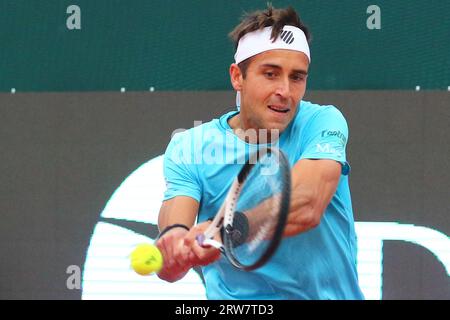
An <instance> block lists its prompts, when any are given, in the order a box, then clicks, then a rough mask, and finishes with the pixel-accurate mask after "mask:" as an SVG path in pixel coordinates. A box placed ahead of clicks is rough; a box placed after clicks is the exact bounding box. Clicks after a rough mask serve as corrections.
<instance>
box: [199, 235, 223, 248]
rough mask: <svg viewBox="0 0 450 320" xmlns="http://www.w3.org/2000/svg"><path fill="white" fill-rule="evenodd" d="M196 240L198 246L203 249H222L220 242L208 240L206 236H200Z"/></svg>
mask: <svg viewBox="0 0 450 320" xmlns="http://www.w3.org/2000/svg"><path fill="white" fill-rule="evenodd" d="M195 238H196V240H197V242H198V244H199V245H200V246H201V247H206V246H211V247H214V248H216V249H221V248H222V244H221V243H220V242H219V241H216V240H213V239H207V238H205V235H204V234H199V235H197V237H195Z"/></svg>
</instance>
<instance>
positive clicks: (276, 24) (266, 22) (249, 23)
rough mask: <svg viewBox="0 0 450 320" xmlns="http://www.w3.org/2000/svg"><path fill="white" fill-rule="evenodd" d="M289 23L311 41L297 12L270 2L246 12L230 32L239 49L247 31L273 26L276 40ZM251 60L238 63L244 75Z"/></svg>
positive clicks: (273, 38) (235, 45) (272, 37)
mask: <svg viewBox="0 0 450 320" xmlns="http://www.w3.org/2000/svg"><path fill="white" fill-rule="evenodd" d="M286 25H289V26H294V27H297V28H299V29H301V30H302V31H303V32H304V33H305V36H306V40H307V41H308V42H310V40H311V34H310V33H309V30H308V28H307V27H306V26H305V25H304V24H303V23H302V22H301V21H300V18H299V16H298V14H297V12H296V11H295V10H294V9H293V8H292V7H288V8H286V9H275V8H274V7H273V6H272V5H271V4H270V3H268V4H267V9H266V10H263V11H262V10H257V11H254V12H251V13H244V16H243V17H242V19H241V22H240V23H239V24H238V25H237V26H236V27H235V28H234V29H233V31H231V32H230V33H229V35H228V36H229V37H230V39H231V40H232V41H233V43H234V47H235V49H237V46H238V43H239V40H240V39H241V38H242V37H243V36H244V35H245V34H247V33H249V32H253V31H256V30H259V29H264V28H265V27H272V34H271V37H270V38H271V39H272V41H275V40H276V39H277V37H278V36H279V34H280V32H281V31H282V29H283V27H284V26H286ZM250 62H251V58H248V59H246V60H244V61H242V62H240V63H239V64H238V66H239V69H241V72H242V76H243V77H244V78H245V76H246V73H247V68H248V66H249V64H250Z"/></svg>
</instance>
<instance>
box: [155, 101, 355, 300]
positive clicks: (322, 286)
mask: <svg viewBox="0 0 450 320" xmlns="http://www.w3.org/2000/svg"><path fill="white" fill-rule="evenodd" d="M238 112H239V111H232V112H229V113H227V114H225V115H223V116H222V117H220V119H214V120H212V121H210V122H207V123H204V124H202V125H200V126H197V127H194V128H192V129H190V130H187V131H184V132H181V133H177V134H175V135H174V136H173V138H172V140H171V141H170V143H169V145H168V147H167V150H166V152H165V155H164V176H165V179H166V184H167V189H166V192H165V194H164V200H168V199H171V198H173V197H176V196H189V197H192V198H194V199H195V200H197V201H198V202H199V203H200V208H199V213H198V221H199V222H202V221H205V220H207V219H208V218H210V217H214V215H215V214H216V212H217V211H218V210H219V207H220V205H221V204H222V202H223V201H224V199H225V196H226V194H227V191H228V189H229V187H230V186H231V183H232V181H233V179H234V178H235V177H236V175H237V174H238V172H239V170H240V169H241V167H242V165H243V163H244V162H245V159H246V157H247V156H248V154H249V153H251V152H253V151H255V150H256V145H255V144H249V143H246V142H245V141H243V140H241V139H240V138H238V137H237V136H236V135H235V134H234V132H233V130H232V129H231V127H230V126H229V124H228V120H229V119H230V118H231V117H233V116H235V115H236V114H238ZM347 140H348V127H347V122H346V120H345V118H344V116H343V115H342V113H341V112H340V111H339V110H338V109H337V108H336V107H334V106H331V105H328V106H322V105H317V104H312V103H310V102H306V101H302V102H301V103H300V106H299V108H298V110H297V114H296V116H295V117H294V119H293V120H292V122H291V123H290V124H289V126H288V127H287V128H286V129H285V131H283V133H282V134H281V135H280V138H279V139H278V141H277V142H276V143H274V144H272V145H273V146H276V147H279V148H280V149H281V150H283V152H284V153H285V154H286V156H287V158H288V160H289V163H290V165H291V166H293V165H294V164H295V163H296V162H297V161H299V160H300V159H332V160H335V161H338V162H339V163H341V164H342V174H341V178H340V180H339V184H338V187H337V191H336V193H335V195H334V196H333V198H332V200H331V202H330V204H329V205H328V207H327V208H326V211H325V213H324V215H323V217H322V219H321V222H320V224H319V226H317V227H316V228H314V229H311V230H309V231H307V232H304V233H301V234H299V235H296V236H294V237H288V238H283V240H282V242H281V244H280V247H279V248H278V250H277V251H276V253H275V254H274V256H273V257H272V258H271V259H270V261H269V262H268V263H267V264H266V265H264V266H263V267H261V268H259V269H257V270H254V271H251V272H247V271H242V270H239V269H237V268H235V267H233V266H232V265H231V264H230V263H229V262H228V260H227V259H226V258H224V257H222V258H220V259H219V260H218V261H216V262H214V263H212V264H210V265H208V266H206V267H203V275H204V278H205V284H206V292H207V296H208V299H258V300H259V299H363V294H362V292H361V290H360V288H359V285H358V276H357V271H356V234H355V229H354V220H353V211H352V203H351V197H350V190H349V185H348V173H349V170H350V167H349V165H348V163H347V159H346V154H345V147H346V144H347Z"/></svg>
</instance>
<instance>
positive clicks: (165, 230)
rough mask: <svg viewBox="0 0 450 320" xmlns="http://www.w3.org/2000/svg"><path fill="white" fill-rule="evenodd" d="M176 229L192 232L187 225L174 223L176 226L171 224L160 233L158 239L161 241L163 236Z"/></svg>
mask: <svg viewBox="0 0 450 320" xmlns="http://www.w3.org/2000/svg"><path fill="white" fill-rule="evenodd" d="M176 228H181V229H185V230H186V231H189V230H190V228H189V227H188V226H187V225H185V224H182V223H174V224H171V225H168V226H167V227H165V228H164V229H163V230H162V231H161V232H160V233H159V235H158V238H157V239H160V238H161V237H162V236H163V235H165V234H166V233H167V232H169V231H171V230H173V229H176Z"/></svg>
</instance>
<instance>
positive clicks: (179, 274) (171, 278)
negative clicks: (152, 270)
mask: <svg viewBox="0 0 450 320" xmlns="http://www.w3.org/2000/svg"><path fill="white" fill-rule="evenodd" d="M187 234H188V231H187V230H186V229H183V228H173V229H172V230H170V231H168V232H167V233H166V234H164V235H163V236H162V237H161V238H160V239H158V241H157V242H156V246H157V247H158V249H159V250H160V251H161V253H162V256H163V261H164V264H163V268H162V269H161V270H160V271H159V272H158V277H159V278H161V279H162V280H165V281H168V282H175V281H177V280H180V279H181V278H183V277H184V276H185V274H186V273H187V272H188V271H189V269H190V268H191V267H192V266H193V265H192V264H191V263H190V261H189V250H190V249H189V248H188V247H187V246H185V245H184V239H185V236H186V235H187Z"/></svg>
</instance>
